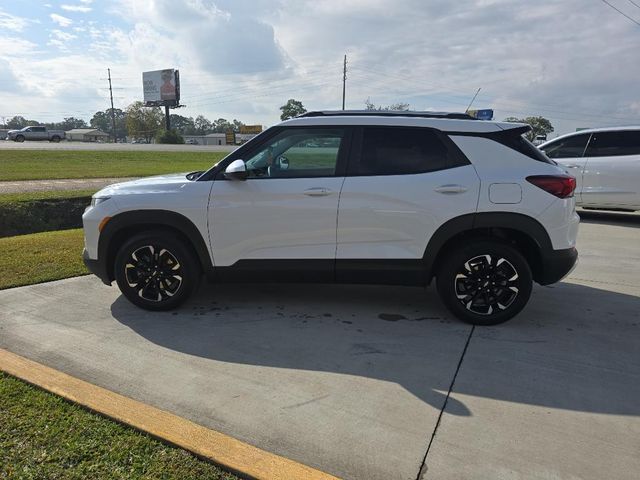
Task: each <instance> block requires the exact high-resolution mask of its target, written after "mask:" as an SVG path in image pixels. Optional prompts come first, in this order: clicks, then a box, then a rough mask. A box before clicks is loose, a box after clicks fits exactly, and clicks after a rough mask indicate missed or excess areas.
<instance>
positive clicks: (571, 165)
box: [565, 163, 582, 168]
mask: <svg viewBox="0 0 640 480" xmlns="http://www.w3.org/2000/svg"><path fill="white" fill-rule="evenodd" d="M565 167H567V168H582V165H575V164H573V163H571V164H569V165H565Z"/></svg>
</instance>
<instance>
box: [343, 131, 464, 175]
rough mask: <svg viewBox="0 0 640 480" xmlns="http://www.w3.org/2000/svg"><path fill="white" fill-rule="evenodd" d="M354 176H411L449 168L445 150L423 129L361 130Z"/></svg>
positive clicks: (438, 141)
mask: <svg viewBox="0 0 640 480" xmlns="http://www.w3.org/2000/svg"><path fill="white" fill-rule="evenodd" d="M361 152H362V153H361V155H360V161H359V162H358V164H357V165H356V166H355V169H354V170H355V171H352V172H351V173H352V174H354V175H411V174H417V173H425V172H431V171H434V170H442V169H444V168H449V167H451V166H453V165H452V161H451V159H450V156H449V152H448V149H447V147H446V145H445V144H444V143H443V141H442V140H441V139H440V137H439V136H438V134H437V133H435V132H434V131H432V130H428V129H426V128H404V127H403V128H398V127H395V128H394V127H365V128H364V133H363V136H362V149H361Z"/></svg>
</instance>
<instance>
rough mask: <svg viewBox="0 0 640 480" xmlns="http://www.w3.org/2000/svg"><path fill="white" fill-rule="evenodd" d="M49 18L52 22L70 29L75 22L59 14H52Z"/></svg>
mask: <svg viewBox="0 0 640 480" xmlns="http://www.w3.org/2000/svg"><path fill="white" fill-rule="evenodd" d="M49 17H50V18H51V21H52V22H53V23H57V24H58V25H60V26H61V27H68V26H69V25H71V24H72V23H73V20H71V19H70V18H67V17H63V16H62V15H58V14H57V13H51V14H49Z"/></svg>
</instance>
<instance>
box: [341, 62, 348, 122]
mask: <svg viewBox="0 0 640 480" xmlns="http://www.w3.org/2000/svg"><path fill="white" fill-rule="evenodd" d="M346 88H347V55H346V54H345V56H344V68H343V70H342V110H344V97H345V92H346Z"/></svg>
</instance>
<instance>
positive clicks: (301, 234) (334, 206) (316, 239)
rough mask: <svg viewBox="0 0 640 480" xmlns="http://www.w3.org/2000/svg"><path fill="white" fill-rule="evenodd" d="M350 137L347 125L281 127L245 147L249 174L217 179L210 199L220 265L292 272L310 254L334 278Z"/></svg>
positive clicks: (213, 242) (314, 263)
mask: <svg viewBox="0 0 640 480" xmlns="http://www.w3.org/2000/svg"><path fill="white" fill-rule="evenodd" d="M347 143H348V142H347V135H346V129H345V128H342V127H336V128H334V127H288V128H287V127H283V128H282V129H281V130H280V131H279V133H277V134H276V135H275V136H272V137H271V138H270V139H268V140H266V141H264V142H262V143H261V144H260V145H257V146H256V147H255V148H254V149H252V150H250V151H248V152H246V156H247V158H243V160H244V161H245V164H246V168H247V172H248V178H247V180H244V181H242V180H228V179H224V178H220V177H217V178H216V180H215V181H214V183H213V188H212V192H211V198H210V204H209V235H210V238H211V245H212V250H213V257H214V262H215V265H216V267H230V266H237V267H241V268H244V269H249V270H251V269H252V267H254V266H261V267H268V268H265V270H270V271H273V270H281V269H284V270H287V269H290V270H294V269H296V268H297V267H300V266H301V265H296V261H298V260H303V259H304V260H305V261H306V266H307V267H308V270H320V271H323V272H324V273H326V274H327V279H331V278H332V277H333V262H334V259H335V251H336V222H337V214H338V199H339V196H340V188H341V187H342V182H343V181H344V173H343V171H344V162H345V160H346V158H345V155H346V153H347V152H346V149H347ZM302 266H305V265H302ZM316 267H317V268H316Z"/></svg>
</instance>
